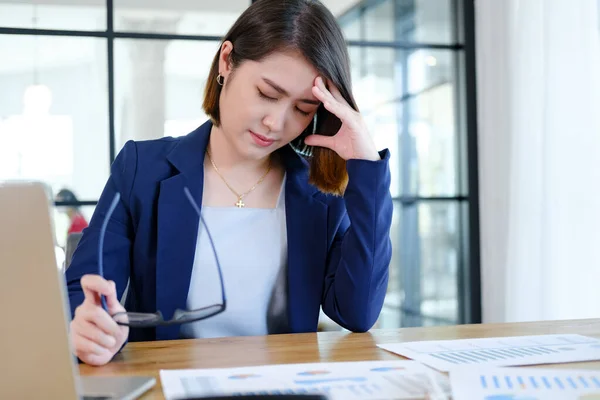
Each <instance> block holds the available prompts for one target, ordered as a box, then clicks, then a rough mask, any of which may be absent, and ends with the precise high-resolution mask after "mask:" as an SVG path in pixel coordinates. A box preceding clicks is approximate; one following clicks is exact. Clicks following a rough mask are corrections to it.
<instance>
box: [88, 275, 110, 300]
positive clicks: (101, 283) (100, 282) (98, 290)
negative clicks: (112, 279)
mask: <svg viewBox="0 0 600 400" xmlns="http://www.w3.org/2000/svg"><path fill="white" fill-rule="evenodd" d="M81 288H82V289H83V294H84V295H85V300H84V301H88V302H91V303H93V304H96V305H100V304H101V303H100V295H104V296H109V295H110V294H111V293H112V291H113V286H112V285H111V284H110V283H109V282H108V281H107V280H106V279H104V278H103V277H101V276H99V275H84V276H82V277H81Z"/></svg>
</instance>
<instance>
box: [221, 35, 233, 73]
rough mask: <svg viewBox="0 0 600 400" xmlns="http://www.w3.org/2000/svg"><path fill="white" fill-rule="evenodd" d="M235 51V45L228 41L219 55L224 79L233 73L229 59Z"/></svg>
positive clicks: (222, 46) (224, 43)
mask: <svg viewBox="0 0 600 400" xmlns="http://www.w3.org/2000/svg"><path fill="white" fill-rule="evenodd" d="M232 51H233V43H231V42H230V41H229V40H226V41H224V42H223V44H222V45H221V52H220V54H219V73H220V74H221V75H223V77H224V78H227V76H228V75H229V74H230V73H231V69H232V68H231V60H230V59H229V57H230V56H231V52H232Z"/></svg>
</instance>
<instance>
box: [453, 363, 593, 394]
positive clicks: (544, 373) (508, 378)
mask: <svg viewBox="0 0 600 400" xmlns="http://www.w3.org/2000/svg"><path fill="white" fill-rule="evenodd" d="M450 383H451V385H452V396H453V397H452V398H453V400H555V399H556V400H558V399H560V400H570V399H572V400H592V399H596V400H597V399H600V371H593V370H577V369H550V368H548V369H540V368H484V369H476V370H474V369H471V368H469V369H464V368H463V369H457V370H453V371H451V372H450Z"/></svg>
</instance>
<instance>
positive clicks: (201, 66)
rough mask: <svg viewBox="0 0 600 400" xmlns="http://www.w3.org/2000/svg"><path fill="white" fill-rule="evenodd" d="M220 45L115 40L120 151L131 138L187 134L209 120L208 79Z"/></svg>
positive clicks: (211, 43)
mask: <svg viewBox="0 0 600 400" xmlns="http://www.w3.org/2000/svg"><path fill="white" fill-rule="evenodd" d="M218 49H219V43H218V42H209V41H181V40H179V41H178V40H146V39H119V40H115V114H116V118H115V127H116V146H117V149H116V150H117V151H118V150H120V149H121V147H122V146H123V145H124V144H125V142H126V141H127V140H129V139H134V140H146V139H157V138H161V137H164V136H181V135H185V134H187V133H189V132H191V131H193V130H194V129H196V128H197V127H198V126H199V125H201V124H202V123H203V122H205V121H206V120H207V119H208V117H207V116H206V115H205V114H204V111H203V110H202V100H203V95H204V86H205V84H206V77H207V76H208V72H209V69H210V64H211V62H212V59H213V56H214V54H216V52H217V50H218Z"/></svg>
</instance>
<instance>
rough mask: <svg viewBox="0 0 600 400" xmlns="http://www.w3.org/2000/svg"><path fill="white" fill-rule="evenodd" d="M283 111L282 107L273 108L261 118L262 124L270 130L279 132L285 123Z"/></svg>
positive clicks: (284, 110)
mask: <svg viewBox="0 0 600 400" xmlns="http://www.w3.org/2000/svg"><path fill="white" fill-rule="evenodd" d="M285 113H286V109H285V108H284V107H277V108H273V109H271V110H270V111H269V112H268V113H267V115H265V117H264V118H263V124H265V126H266V127H267V128H269V130H270V131H272V132H280V131H282V130H283V126H284V124H285Z"/></svg>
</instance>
